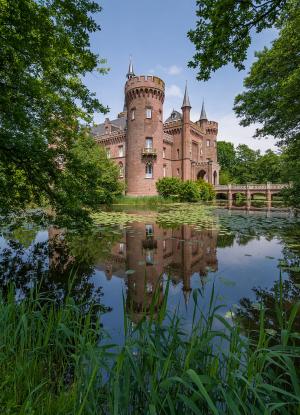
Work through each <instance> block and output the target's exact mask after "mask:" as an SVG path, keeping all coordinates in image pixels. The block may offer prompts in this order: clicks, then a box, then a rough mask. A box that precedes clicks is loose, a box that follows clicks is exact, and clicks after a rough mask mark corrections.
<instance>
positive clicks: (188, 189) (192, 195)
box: [179, 180, 200, 202]
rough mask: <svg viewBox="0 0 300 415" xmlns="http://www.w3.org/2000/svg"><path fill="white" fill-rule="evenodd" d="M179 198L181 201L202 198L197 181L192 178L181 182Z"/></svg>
mask: <svg viewBox="0 0 300 415" xmlns="http://www.w3.org/2000/svg"><path fill="white" fill-rule="evenodd" d="M179 200H180V201H181V202H198V200H200V192H199V187H198V185H197V183H196V182H193V181H192V180H186V181H183V182H181V185H180V189H179Z"/></svg>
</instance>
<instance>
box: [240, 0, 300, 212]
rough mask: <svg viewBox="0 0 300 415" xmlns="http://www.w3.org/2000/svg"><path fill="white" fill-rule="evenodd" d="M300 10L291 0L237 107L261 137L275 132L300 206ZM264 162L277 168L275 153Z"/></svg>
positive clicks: (244, 121) (291, 195)
mask: <svg viewBox="0 0 300 415" xmlns="http://www.w3.org/2000/svg"><path fill="white" fill-rule="evenodd" d="M299 10H300V8H299V3H298V2H297V1H295V2H291V3H290V5H289V10H288V13H287V15H286V19H284V20H283V21H282V22H281V30H280V32H279V36H278V39H276V40H275V41H274V42H273V44H272V46H271V47H270V48H269V49H267V48H265V49H264V50H263V51H262V52H259V53H257V55H256V56H257V60H256V62H255V63H254V64H253V65H252V67H251V70H250V73H249V75H248V76H247V77H246V79H245V81H244V85H245V88H246V91H245V92H243V93H242V94H240V95H238V96H237V97H236V99H235V107H234V109H235V111H236V113H237V115H238V116H239V117H241V118H242V120H241V124H242V125H244V126H247V125H250V124H252V123H259V124H260V125H261V126H260V127H259V128H257V130H256V136H257V137H268V136H274V137H275V138H276V139H278V140H279V145H282V146H283V151H284V153H285V155H284V156H283V166H282V170H283V173H282V175H283V176H285V178H286V181H289V180H292V181H293V183H294V189H293V190H291V191H289V192H287V194H289V201H290V203H293V204H294V205H297V206H299V196H298V195H299V188H300V177H299V174H298V172H299V166H298V165H299V163H298V158H297V155H298V156H299V153H300V135H299V128H300V115H299V114H300V101H299V94H300V32H299V26H300V11H299ZM263 164H264V166H265V168H266V169H267V166H269V167H270V168H274V156H273V155H271V154H269V155H268V156H267V157H266V158H265V161H264V163H263ZM261 167H262V166H261ZM286 172H288V174H286ZM276 175H278V168H277V172H276V173H275V174H274V176H276Z"/></svg>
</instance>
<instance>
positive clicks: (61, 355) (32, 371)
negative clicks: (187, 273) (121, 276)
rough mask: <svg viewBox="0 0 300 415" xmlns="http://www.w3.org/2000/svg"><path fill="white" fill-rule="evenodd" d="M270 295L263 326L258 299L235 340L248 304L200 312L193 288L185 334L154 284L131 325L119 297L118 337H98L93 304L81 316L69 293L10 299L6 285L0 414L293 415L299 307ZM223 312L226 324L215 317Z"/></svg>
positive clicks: (0, 318)
mask: <svg viewBox="0 0 300 415" xmlns="http://www.w3.org/2000/svg"><path fill="white" fill-rule="evenodd" d="M280 287H281V285H280V284H279V287H278V288H279V289H278V291H277V294H276V295H275V296H274V302H273V303H274V306H275V307H274V310H275V312H274V313H272V318H273V319H274V321H275V322H276V327H278V332H277V331H275V330H269V329H268V326H267V325H266V324H267V320H266V312H268V310H266V309H265V307H264V304H263V303H262V304H261V305H258V312H257V313H256V315H255V317H256V318H255V324H254V325H253V324H252V325H251V328H252V331H251V336H249V335H248V334H247V331H246V333H243V334H244V335H243V336H241V333H240V328H239V326H238V325H237V321H241V322H242V324H243V326H244V327H245V325H246V324H247V319H248V316H247V314H246V313H247V312H248V310H250V312H251V314H250V318H251V317H252V315H253V313H254V312H255V311H256V310H257V308H254V304H253V307H252V309H251V307H248V305H247V309H246V313H245V312H243V313H242V314H238V317H237V318H235V315H234V313H233V312H231V311H227V312H226V308H225V307H223V306H220V305H216V302H215V298H214V290H213V292H212V295H211V298H210V302H209V310H208V311H207V312H205V311H204V310H203V302H202V300H201V296H202V295H203V293H202V292H201V291H200V290H194V291H193V295H192V301H193V316H194V318H193V320H192V324H191V327H189V329H188V330H186V328H185V326H184V322H182V321H181V319H180V317H179V316H178V315H176V313H175V314H172V315H171V314H168V313H167V310H166V299H167V295H168V289H169V282H167V283H166V289H165V293H164V297H163V299H162V301H160V300H159V299H160V291H159V289H157V290H156V292H155V293H154V295H153V301H152V303H151V304H150V309H149V315H148V318H146V316H144V317H143V318H142V320H141V321H140V322H139V323H138V324H136V325H135V326H134V327H133V325H132V322H131V321H130V317H129V316H130V313H131V311H130V310H129V313H128V314H127V313H126V311H125V303H124V316H123V318H124V337H125V338H124V343H123V344H122V345H120V346H116V345H111V344H108V343H107V340H108V339H106V338H104V340H105V341H102V342H101V341H99V340H100V339H99V332H100V333H101V335H102V337H105V333H104V331H103V330H102V331H101V328H100V326H99V321H98V320H97V317H96V315H95V313H94V312H93V308H91V309H90V310H89V312H88V313H86V314H82V313H81V308H80V307H79V306H78V305H77V304H76V303H74V301H73V300H72V298H70V297H67V299H66V301H65V302H64V303H63V304H61V305H59V306H55V304H53V303H51V301H50V300H48V301H47V302H45V299H44V298H43V296H42V295H40V294H36V293H35V292H34V291H32V293H31V296H30V297H29V298H28V299H24V300H22V301H19V302H17V301H16V299H15V293H14V292H13V291H12V290H11V291H10V294H9V296H8V298H7V299H4V298H3V297H2V298H1V300H0V328H1V331H0V333H1V334H0V342H1V349H2V353H1V356H0V369H1V396H0V408H1V409H2V412H3V413H4V412H6V413H11V414H20V413H41V414H44V415H52V414H61V415H63V414H67V413H76V414H81V415H87V414H91V413H107V414H108V413H109V414H120V415H122V414H124V415H125V414H126V415H130V414H139V413H141V414H147V413H150V414H151V413H153V414H164V413H165V414H179V413H180V414H190V413H196V414H198V413H212V414H224V415H225V414H233V413H234V414H261V413H264V414H267V413H272V412H274V410H273V409H275V408H276V413H278V414H288V413H289V414H291V413H297V411H298V408H299V404H300V397H299V381H300V376H299V365H298V359H299V352H300V348H299V335H298V333H297V331H295V322H296V317H297V313H298V312H299V307H300V303H299V302H298V303H296V304H294V305H293V306H292V307H291V308H290V309H288V310H286V309H285V308H284V307H283V302H282V295H280V292H283V290H282V289H281V288H280ZM224 314H225V315H226V316H227V315H229V316H231V318H232V320H233V321H232V322H229V321H228V320H227V319H226V318H224Z"/></svg>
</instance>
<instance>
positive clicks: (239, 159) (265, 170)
mask: <svg viewBox="0 0 300 415" xmlns="http://www.w3.org/2000/svg"><path fill="white" fill-rule="evenodd" d="M220 143H221V145H220V148H219V145H218V161H219V163H220V166H221V172H220V178H219V181H220V184H228V183H247V182H252V183H266V182H272V183H280V182H281V183H286V182H288V181H289V179H288V178H287V175H286V174H285V167H284V165H285V162H284V157H283V155H282V154H280V153H279V154H278V153H275V152H273V151H272V150H267V151H266V153H265V154H261V153H260V151H259V150H257V151H255V150H252V149H251V148H249V147H248V146H247V145H246V144H240V145H238V146H237V147H236V148H234V146H233V144H232V143H227V142H225V141H221V142H220Z"/></svg>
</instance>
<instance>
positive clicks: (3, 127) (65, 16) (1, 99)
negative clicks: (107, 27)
mask: <svg viewBox="0 0 300 415" xmlns="http://www.w3.org/2000/svg"><path fill="white" fill-rule="evenodd" d="M100 10H101V8H100V7H99V5H98V4H97V3H96V2H94V1H92V0H68V1H61V0H15V1H13V2H12V1H10V0H2V1H1V2H0V185H1V194H0V205H1V208H2V210H3V209H4V208H5V209H6V210H11V209H13V208H14V209H17V208H19V209H23V208H25V207H26V205H27V204H28V202H30V201H33V202H35V203H37V204H39V203H41V201H42V200H47V201H49V202H50V203H51V204H52V205H53V206H55V208H56V209H58V210H59V211H63V209H64V205H66V206H67V210H68V211H69V212H70V213H73V214H74V215H75V216H78V215H79V213H80V212H82V208H91V207H92V208H93V207H95V205H96V204H97V203H99V200H100V199H102V200H104V198H103V193H105V192H106V190H104V189H103V188H102V186H103V185H104V182H105V187H106V189H107V190H108V189H109V187H110V186H111V185H112V183H111V178H109V183H107V186H106V180H104V179H103V178H102V179H99V178H98V177H97V176H96V173H99V171H100V170H102V172H101V173H103V172H104V171H105V169H104V168H102V169H100V166H99V163H98V162H96V155H97V154H98V155H99V152H97V151H96V150H95V146H93V144H92V141H91V140H90V139H88V138H87V137H86V136H87V135H86V132H85V129H84V128H83V127H82V122H84V123H90V122H91V120H92V116H93V114H94V112H95V111H98V112H103V113H105V112H106V111H107V109H106V108H105V107H104V106H103V105H101V104H100V103H99V102H98V100H97V99H96V98H95V96H94V94H92V93H90V91H89V90H88V89H87V87H86V86H85V85H84V84H83V77H84V76H85V74H86V73H87V72H90V71H93V70H98V71H99V72H100V73H104V72H105V71H106V70H105V69H104V68H103V67H102V68H100V66H101V65H102V64H103V63H104V62H103V60H100V59H99V58H98V56H97V55H95V54H94V53H92V52H91V50H90V44H89V35H90V33H92V32H95V31H97V30H99V26H98V25H97V24H96V22H95V21H94V19H93V15H94V14H95V13H97V12H99V11H100ZM84 139H86V140H87V141H86V142H85V143H84ZM88 146H91V147H90V150H89V151H88V152H87V150H88ZM79 148H81V150H80V151H79ZM92 149H93V150H95V153H93V154H92ZM87 157H90V160H89V161H88V160H87ZM92 160H93V161H92ZM101 160H102V161H103V163H104V164H103V167H104V166H105V167H107V168H108V167H109V171H111V169H112V167H111V166H110V164H109V163H108V162H107V161H106V160H105V158H104V157H103V154H102V153H101ZM61 162H62V163H63V165H64V169H61V168H60V164H61ZM103 177H104V176H103ZM105 177H106V178H108V174H106V175H105ZM113 177H114V179H115V174H114V175H113ZM114 188H115V187H114ZM106 194H108V193H107V192H106ZM77 197H78V199H77ZM73 204H74V206H73V207H71V205H73Z"/></svg>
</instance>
